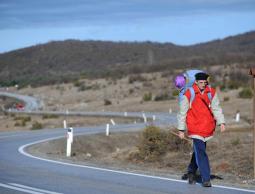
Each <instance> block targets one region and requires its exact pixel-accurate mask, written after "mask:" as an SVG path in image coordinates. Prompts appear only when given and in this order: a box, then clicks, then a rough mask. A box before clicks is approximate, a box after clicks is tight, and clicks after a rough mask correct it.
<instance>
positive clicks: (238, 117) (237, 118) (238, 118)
mask: <svg viewBox="0 0 255 194" xmlns="http://www.w3.org/2000/svg"><path fill="white" fill-rule="evenodd" d="M239 121H240V112H239V111H237V112H236V122H237V123H238V122H239Z"/></svg>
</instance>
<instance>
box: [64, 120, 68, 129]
mask: <svg viewBox="0 0 255 194" xmlns="http://www.w3.org/2000/svg"><path fill="white" fill-rule="evenodd" d="M63 125H64V129H66V127H67V126H66V120H64V121H63Z"/></svg>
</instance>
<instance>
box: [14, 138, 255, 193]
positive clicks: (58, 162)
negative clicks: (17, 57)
mask: <svg viewBox="0 0 255 194" xmlns="http://www.w3.org/2000/svg"><path fill="white" fill-rule="evenodd" d="M62 137H63V136H59V137H54V138H48V139H44V140H39V141H35V142H32V143H29V144H25V145H23V146H20V147H19V152H20V153H21V154H23V155H25V156H27V157H30V158H34V159H38V160H42V161H46V162H52V163H56V164H62V165H67V166H73V167H79V168H87V169H92V170H98V171H105V172H112V173H118V174H125V175H132V176H139V177H145V178H153V179H159V180H166V181H173V182H179V183H187V181H184V180H178V179H173V178H166V177H159V176H152V175H145V174H137V173H132V172H126V171H120V170H111V169H107V168H99V167H93V166H86V165H80V164H71V163H66V162H60V161H55V160H49V159H45V158H40V157H37V156H33V155H31V154H29V153H27V152H25V150H24V149H25V148H26V147H28V146H31V145H34V144H38V143H42V142H46V141H50V140H55V139H60V138H62ZM213 187H216V188H222V189H229V190H235V191H244V192H249V193H255V190H249V189H242V188H236V187H228V186H222V185H213Z"/></svg>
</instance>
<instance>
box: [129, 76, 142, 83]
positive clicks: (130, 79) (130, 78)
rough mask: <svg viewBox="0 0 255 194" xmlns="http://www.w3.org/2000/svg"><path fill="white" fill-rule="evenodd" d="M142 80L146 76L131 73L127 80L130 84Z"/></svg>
mask: <svg viewBox="0 0 255 194" xmlns="http://www.w3.org/2000/svg"><path fill="white" fill-rule="evenodd" d="M144 81H146V78H145V77H143V76H141V75H131V76H129V78H128V82H129V83H130V84H132V83H134V82H144Z"/></svg>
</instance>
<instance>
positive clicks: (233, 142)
mask: <svg viewBox="0 0 255 194" xmlns="http://www.w3.org/2000/svg"><path fill="white" fill-rule="evenodd" d="M231 144H232V146H237V145H239V144H240V139H239V138H236V139H233V140H232V141H231Z"/></svg>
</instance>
